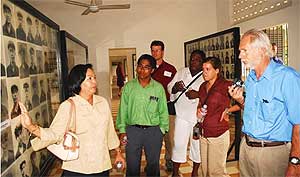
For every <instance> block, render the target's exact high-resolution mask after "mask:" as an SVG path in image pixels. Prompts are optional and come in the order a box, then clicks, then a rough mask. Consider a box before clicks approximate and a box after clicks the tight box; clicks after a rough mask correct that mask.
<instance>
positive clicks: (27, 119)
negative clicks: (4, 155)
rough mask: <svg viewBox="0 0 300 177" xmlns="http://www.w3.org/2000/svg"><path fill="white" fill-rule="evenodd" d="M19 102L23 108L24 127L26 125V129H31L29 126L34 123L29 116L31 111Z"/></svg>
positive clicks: (22, 119)
mask: <svg viewBox="0 0 300 177" xmlns="http://www.w3.org/2000/svg"><path fill="white" fill-rule="evenodd" d="M18 104H19V106H20V109H21V124H22V126H23V127H25V128H26V129H28V130H29V131H30V129H29V128H30V127H32V125H33V123H32V120H31V118H30V116H29V113H28V111H27V109H26V107H25V106H24V104H23V103H21V102H19V103H18Z"/></svg>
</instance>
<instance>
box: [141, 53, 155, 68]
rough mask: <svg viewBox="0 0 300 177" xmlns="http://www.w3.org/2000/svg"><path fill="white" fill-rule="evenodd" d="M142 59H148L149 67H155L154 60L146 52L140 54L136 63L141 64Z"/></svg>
mask: <svg viewBox="0 0 300 177" xmlns="http://www.w3.org/2000/svg"><path fill="white" fill-rule="evenodd" d="M142 60H148V61H149V63H150V65H151V68H152V69H156V60H155V58H153V57H152V56H151V55H148V54H143V55H141V56H140V57H139V59H138V62H137V63H138V65H139V64H141V62H142Z"/></svg>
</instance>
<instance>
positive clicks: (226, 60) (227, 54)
mask: <svg viewBox="0 0 300 177" xmlns="http://www.w3.org/2000/svg"><path fill="white" fill-rule="evenodd" d="M225 64H229V53H228V51H226V53H225Z"/></svg>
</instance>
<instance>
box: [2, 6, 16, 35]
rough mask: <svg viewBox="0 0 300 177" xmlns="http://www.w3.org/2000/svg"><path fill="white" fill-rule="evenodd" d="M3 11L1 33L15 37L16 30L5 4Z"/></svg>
mask: <svg viewBox="0 0 300 177" xmlns="http://www.w3.org/2000/svg"><path fill="white" fill-rule="evenodd" d="M3 13H4V16H5V23H4V25H3V26H2V29H3V34H4V35H6V36H10V37H16V32H15V29H14V27H13V25H12V22H11V16H12V14H11V10H10V8H9V7H8V6H7V5H6V4H3Z"/></svg>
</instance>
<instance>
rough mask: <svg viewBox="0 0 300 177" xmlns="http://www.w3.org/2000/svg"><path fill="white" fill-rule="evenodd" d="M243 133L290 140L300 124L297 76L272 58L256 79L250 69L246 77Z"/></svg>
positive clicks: (272, 139) (299, 94)
mask: <svg viewBox="0 0 300 177" xmlns="http://www.w3.org/2000/svg"><path fill="white" fill-rule="evenodd" d="M245 86H246V100H245V109H244V116H243V119H244V126H243V132H244V133H246V134H248V135H250V136H252V137H254V138H256V139H261V140H269V141H291V137H292V128H293V125H295V124H300V75H299V73H297V72H296V71H295V70H294V69H292V68H290V67H286V66H284V65H281V64H278V63H275V62H274V61H273V60H271V62H270V64H269V65H268V67H267V68H266V70H265V72H264V73H263V75H262V76H261V77H260V78H259V79H257V78H256V74H255V72H254V70H252V71H251V72H250V74H249V76H248V78H247V80H246V83H245Z"/></svg>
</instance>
